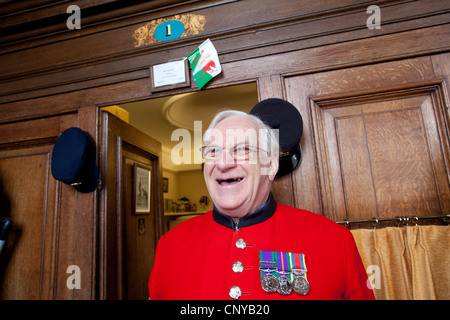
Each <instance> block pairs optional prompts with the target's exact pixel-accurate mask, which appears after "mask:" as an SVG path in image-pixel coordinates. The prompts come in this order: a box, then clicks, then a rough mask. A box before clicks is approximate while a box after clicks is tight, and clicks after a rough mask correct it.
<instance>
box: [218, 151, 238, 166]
mask: <svg viewBox="0 0 450 320" xmlns="http://www.w3.org/2000/svg"><path fill="white" fill-rule="evenodd" d="M234 166H236V160H234V156H233V154H232V153H231V152H230V150H229V149H223V150H222V154H221V155H220V158H219V159H218V160H217V162H216V167H219V169H226V168H229V167H234Z"/></svg>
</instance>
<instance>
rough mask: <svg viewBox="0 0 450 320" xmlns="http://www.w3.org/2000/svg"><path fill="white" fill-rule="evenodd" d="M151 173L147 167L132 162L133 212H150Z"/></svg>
mask: <svg viewBox="0 0 450 320" xmlns="http://www.w3.org/2000/svg"><path fill="white" fill-rule="evenodd" d="M151 174H152V171H151V169H150V168H148V167H144V166H142V165H140V164H139V165H138V164H136V163H134V164H133V207H134V208H133V212H134V214H148V213H150V200H151V181H152V180H151Z"/></svg>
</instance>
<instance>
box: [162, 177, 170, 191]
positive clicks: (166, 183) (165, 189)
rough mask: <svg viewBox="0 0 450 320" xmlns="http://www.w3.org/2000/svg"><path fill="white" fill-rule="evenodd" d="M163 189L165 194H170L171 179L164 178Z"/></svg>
mask: <svg viewBox="0 0 450 320" xmlns="http://www.w3.org/2000/svg"><path fill="white" fill-rule="evenodd" d="M162 187H163V192H164V193H167V192H169V178H163V182H162Z"/></svg>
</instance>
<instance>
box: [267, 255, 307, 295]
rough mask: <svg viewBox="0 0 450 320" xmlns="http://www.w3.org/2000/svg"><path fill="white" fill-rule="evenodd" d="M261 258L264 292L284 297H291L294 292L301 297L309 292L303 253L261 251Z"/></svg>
mask: <svg viewBox="0 0 450 320" xmlns="http://www.w3.org/2000/svg"><path fill="white" fill-rule="evenodd" d="M259 258H260V259H259V270H260V272H261V287H262V288H263V290H264V291H266V292H268V293H273V292H278V293H280V294H282V295H289V294H291V292H292V291H295V292H296V293H298V294H300V295H306V294H307V293H308V292H309V289H310V286H309V282H308V280H307V276H306V273H307V272H308V269H306V261H305V256H304V255H303V254H302V253H292V252H281V251H263V250H261V251H260V253H259Z"/></svg>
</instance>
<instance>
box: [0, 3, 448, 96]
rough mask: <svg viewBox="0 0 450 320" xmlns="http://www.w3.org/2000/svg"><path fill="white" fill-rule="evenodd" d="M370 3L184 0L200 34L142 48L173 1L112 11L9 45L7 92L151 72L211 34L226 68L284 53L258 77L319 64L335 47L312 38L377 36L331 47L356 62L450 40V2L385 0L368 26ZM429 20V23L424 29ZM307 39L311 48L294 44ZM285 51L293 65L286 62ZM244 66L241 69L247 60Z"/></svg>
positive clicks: (439, 46)
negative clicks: (379, 22) (377, 22)
mask: <svg viewBox="0 0 450 320" xmlns="http://www.w3.org/2000/svg"><path fill="white" fill-rule="evenodd" d="M370 4H373V2H372V1H366V2H360V1H352V0H346V1H340V2H339V3H337V2H336V1H330V0H322V1H303V2H295V5H294V4H293V2H292V1H287V0H282V1H276V2H274V1H271V0H246V1H232V2H230V3H224V2H222V1H207V2H205V3H204V4H202V2H194V3H190V4H189V5H183V6H181V7H179V10H180V11H178V12H177V13H179V14H182V13H188V12H189V13H192V14H199V15H204V16H205V17H206V20H207V22H206V25H205V29H204V31H202V32H201V33H200V34H198V35H195V36H189V37H186V38H180V39H177V40H173V41H167V42H157V43H155V44H152V45H148V46H143V47H138V48H135V46H134V39H133V37H132V35H133V34H134V30H136V29H137V28H139V27H141V26H142V25H145V23H146V22H148V21H151V20H152V19H153V20H154V19H157V18H159V17H161V16H166V15H169V16H170V13H174V12H173V10H172V11H171V10H170V8H168V9H167V10H166V11H158V10H156V11H151V12H149V13H147V15H145V13H143V14H142V15H131V16H129V17H127V16H124V17H123V18H122V19H116V20H112V21H109V20H105V21H104V24H105V26H106V27H105V28H104V29H101V30H97V29H95V28H94V26H98V25H101V23H100V21H98V22H97V24H94V25H92V26H90V25H86V26H84V27H83V28H82V29H81V30H79V31H78V30H77V31H70V30H66V31H64V33H62V35H64V36H63V37H62V38H60V39H58V41H54V42H49V43H45V37H44V38H43V39H42V41H43V42H44V43H39V42H38V43H37V44H35V45H30V47H24V48H22V47H21V48H20V49H17V50H13V51H10V52H3V55H2V64H1V66H0V74H1V76H0V83H1V84H2V85H1V86H0V97H1V99H0V102H10V101H16V100H18V99H21V98H24V97H28V98H31V97H38V96H42V95H46V94H47V95H48V94H55V93H61V92H67V91H72V90H80V89H85V88H90V87H93V86H100V85H107V84H112V83H117V82H123V81H131V80H137V79H141V78H144V77H145V78H148V76H149V73H148V67H149V66H150V65H153V64H157V63H162V62H167V61H171V60H174V59H182V58H184V57H186V56H187V54H189V53H190V52H191V51H192V50H193V49H194V48H195V47H197V46H198V45H199V44H200V43H201V42H202V41H203V40H204V39H205V38H207V37H210V38H212V40H213V42H214V44H215V46H216V48H217V50H218V52H219V57H220V59H221V62H222V63H223V64H224V72H226V71H227V69H229V70H230V71H232V70H233V69H234V68H235V66H234V64H231V63H232V62H239V64H238V65H237V66H236V67H239V68H241V66H240V65H241V64H242V63H247V61H248V59H254V58H258V57H266V56H269V55H270V56H273V57H277V58H276V61H268V62H262V64H260V63H256V64H253V65H254V66H261V67H260V68H257V69H255V70H254V72H252V73H251V75H250V76H251V77H253V78H254V74H255V73H256V74H260V73H264V74H266V75H270V74H274V73H275V74H276V73H280V71H282V70H283V71H282V73H285V72H284V69H290V70H292V71H291V72H297V73H298V72H302V73H303V72H304V71H305V70H314V69H315V68H321V65H322V64H323V62H322V61H320V60H321V59H324V58H329V57H328V54H330V53H327V52H316V51H315V50H314V48H318V47H325V46H328V45H331V44H340V43H348V42H351V41H357V40H361V39H366V40H373V41H367V42H362V43H353V44H351V46H352V48H351V49H348V48H342V49H340V48H333V49H332V52H331V55H336V60H337V61H338V62H339V64H340V65H343V62H340V60H339V59H342V58H344V57H340V55H345V56H350V57H351V58H352V59H353V60H350V62H351V63H353V64H357V63H358V59H359V57H360V56H361V55H362V54H363V53H372V52H378V51H380V50H383V51H385V49H386V48H388V47H389V52H383V54H380V53H377V54H376V55H374V56H373V57H371V58H370V59H376V60H378V61H380V58H381V57H382V56H384V57H386V56H388V57H389V58H391V59H394V58H398V57H402V56H403V57H404V56H405V55H407V56H411V55H414V54H421V53H423V51H424V49H425V48H426V50H425V51H427V52H428V53H430V52H438V51H443V50H448V49H449V48H450V44H449V43H448V37H446V36H445V35H447V34H448V32H449V31H448V28H447V27H446V25H447V24H448V21H449V15H450V13H449V9H450V8H449V6H448V2H446V1H443V0H439V1H431V0H422V1H413V2H412V1H383V2H381V3H380V6H381V8H382V13H383V18H382V19H383V27H382V28H381V29H380V30H369V29H368V28H367V26H366V20H367V17H368V14H367V13H366V12H365V9H366V8H367V7H368V6H369V5H370ZM163 12H164V13H163ZM174 14H175V13H174ZM63 18H64V17H63ZM143 19H144V20H143ZM61 22H64V19H62V21H61ZM92 28H94V29H92ZM427 28H429V30H428V31H425V30H424V29H427ZM414 30H416V31H414ZM421 30H423V31H421ZM406 31H411V32H413V34H412V35H411V36H413V37H414V40H412V41H413V42H414V46H413V47H408V44H406V45H405V44H404V43H403V42H404V41H406V40H403V39H401V38H400V39H399V38H396V39H394V38H395V37H394V38H392V41H389V38H388V39H387V40H388V42H384V41H383V44H381V45H380V43H379V42H378V41H377V37H380V36H388V35H393V34H396V35H398V36H400V37H405V36H407V35H406V34H402V33H404V32H406ZM36 41H37V40H36ZM421 42H422V43H424V42H426V44H424V45H422V44H421ZM397 46H400V47H397ZM13 47H14V44H13V43H11V44H9V45H8V46H6V47H5V48H6V49H8V50H11V49H12V48H13ZM310 49H311V51H310V52H309V54H310V55H311V56H310V57H308V55H307V56H300V57H298V56H295V55H294V56H291V55H290V54H289V52H293V51H299V50H310ZM341 50H342V51H341ZM358 51H362V52H358ZM43 52H45V53H43ZM349 52H350V53H352V54H349ZM281 53H286V56H279V54H281ZM312 58H314V59H312ZM311 59H312V60H311ZM315 59H319V61H315ZM288 61H289V62H290V63H291V65H290V66H289V65H283V64H285V63H286V62H288ZM361 61H367V57H366V59H365V60H359V63H361ZM228 63H230V66H229V67H227V64H228ZM280 63H281V64H282V65H281V66H280ZM347 63H348V62H347ZM262 66H265V69H264V68H262ZM243 67H244V69H241V70H245V69H246V67H245V66H243ZM274 68H275V69H276V70H275V71H273V69H274ZM247 69H248V68H247ZM315 70H317V69H315Z"/></svg>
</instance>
